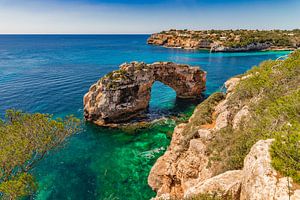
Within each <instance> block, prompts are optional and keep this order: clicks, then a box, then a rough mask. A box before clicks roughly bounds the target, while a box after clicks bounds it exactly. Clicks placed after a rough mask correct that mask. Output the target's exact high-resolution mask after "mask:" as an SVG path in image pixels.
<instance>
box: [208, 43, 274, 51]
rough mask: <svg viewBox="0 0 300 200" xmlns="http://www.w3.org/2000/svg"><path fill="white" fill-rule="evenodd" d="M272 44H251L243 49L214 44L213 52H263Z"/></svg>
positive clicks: (211, 49)
mask: <svg viewBox="0 0 300 200" xmlns="http://www.w3.org/2000/svg"><path fill="white" fill-rule="evenodd" d="M270 47H271V44H270V43H251V44H248V45H246V46H242V47H227V46H225V45H223V44H218V43H214V44H212V45H211V48H210V51H211V52H243V51H261V50H265V49H269V48H270Z"/></svg>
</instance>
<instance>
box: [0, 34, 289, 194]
mask: <svg viewBox="0 0 300 200" xmlns="http://www.w3.org/2000/svg"><path fill="white" fill-rule="evenodd" d="M147 37H148V36H147V35H54V36H53V35H52V36H47V35H43V36H41V35H27V36H9V35H1V36H0V117H3V116H4V113H5V110H6V109H8V108H16V109H22V110H24V111H27V112H43V113H52V114H54V116H65V115H67V114H74V115H76V116H77V117H79V118H82V97H83V95H84V94H85V93H86V92H87V91H88V88H89V86H90V85H91V84H93V83H94V82H96V81H97V80H98V79H99V78H100V77H101V76H103V75H105V74H106V73H108V72H110V71H112V70H115V69H117V68H118V66H119V65H120V64H121V63H123V62H130V61H144V62H147V63H151V62H155V61H174V62H178V63H187V64H191V65H200V66H201V67H202V68H203V69H204V70H206V71H207V72H208V76H207V81H208V82H207V91H206V92H205V95H206V96H207V95H209V94H210V93H212V92H214V91H216V90H218V89H220V87H221V86H222V85H223V83H224V81H226V80H227V79H228V78H229V77H231V76H234V75H237V74H240V73H243V72H245V71H246V70H248V69H249V68H250V67H251V66H253V65H257V64H258V63H260V62H261V61H263V60H266V59H275V58H277V57H279V56H282V55H285V54H287V53H288V52H256V53H253V52H252V53H214V54H210V53H209V52H207V51H193V50H181V49H166V48H163V47H155V46H148V45H146V39H147ZM195 105H196V103H194V102H186V101H184V102H182V101H179V100H176V98H175V92H174V91H173V90H172V89H171V88H169V87H167V86H165V85H163V84H162V83H159V82H156V83H155V84H154V86H153V89H152V97H151V102H150V109H149V112H150V114H151V115H153V116H158V117H161V116H164V115H169V114H181V113H184V114H188V115H189V114H191V113H192V110H193V108H194V106H195ZM174 126H175V123H174V121H172V120H168V121H166V123H164V124H160V125H154V126H152V127H150V128H146V129H141V130H139V131H138V132H136V133H134V134H133V133H129V132H128V133H127V132H123V131H120V130H113V129H108V128H100V127H96V126H94V125H91V124H88V123H86V124H84V125H83V131H82V132H81V133H78V134H77V135H75V136H73V137H71V138H70V139H69V140H68V141H67V142H66V144H65V145H64V147H62V148H60V149H57V150H56V151H54V152H51V153H50V154H49V155H48V156H47V157H46V159H45V160H43V161H42V162H41V163H40V164H39V165H38V167H37V168H36V169H35V170H34V171H33V173H34V174H35V175H36V177H37V180H38V183H39V190H38V192H37V194H36V196H35V197H34V198H35V199H39V200H44V199H53V200H60V199H61V200H64V199H126V200H127V199H128V200H133V199H149V198H150V197H152V196H154V195H155V193H154V192H153V191H151V189H150V188H149V187H148V185H147V176H148V173H149V171H150V169H151V166H152V165H153V163H154V162H155V160H156V159H157V158H158V157H159V156H160V155H162V154H163V152H164V151H165V149H166V147H167V146H168V144H169V142H170V138H168V137H167V134H169V133H171V132H172V130H173V129H174Z"/></svg>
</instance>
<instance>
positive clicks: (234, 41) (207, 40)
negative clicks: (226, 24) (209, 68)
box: [147, 29, 300, 52]
mask: <svg viewBox="0 0 300 200" xmlns="http://www.w3.org/2000/svg"><path fill="white" fill-rule="evenodd" d="M147 43H148V44H151V45H158V46H164V47H168V48H183V49H207V50H210V51H211V52H243V51H264V50H295V49H299V48H300V29H294V30H244V29H240V30H199V31H196V30H187V29H184V30H176V29H171V30H169V31H162V32H160V33H154V34H152V35H151V36H150V37H149V38H148V40H147Z"/></svg>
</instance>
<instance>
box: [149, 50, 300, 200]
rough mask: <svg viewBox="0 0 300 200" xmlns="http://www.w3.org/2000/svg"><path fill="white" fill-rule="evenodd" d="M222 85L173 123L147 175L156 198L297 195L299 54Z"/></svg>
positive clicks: (299, 172)
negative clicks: (166, 144) (168, 141)
mask: <svg viewBox="0 0 300 200" xmlns="http://www.w3.org/2000/svg"><path fill="white" fill-rule="evenodd" d="M225 86H226V88H227V91H226V93H225V94H224V93H220V92H218V93H215V94H213V95H211V96H210V97H209V98H208V99H207V100H206V101H204V102H203V103H201V104H200V105H199V106H197V107H196V109H195V111H194V113H193V115H192V117H191V118H190V119H189V120H188V122H186V123H183V124H179V125H178V126H177V127H176V128H175V130H174V133H173V136H172V141H171V144H170V146H169V148H168V150H167V151H166V152H165V154H164V155H163V156H162V157H160V158H159V159H158V160H157V162H156V163H155V165H154V166H153V168H152V170H151V172H150V175H149V177H148V183H149V185H150V186H151V187H152V189H154V190H155V191H156V192H157V199H167V198H170V197H171V198H179V199H182V198H187V199H199V200H201V199H242V200H246V199H247V200H257V199H289V197H290V199H292V200H293V199H294V200H296V199H300V186H299V184H300V51H296V52H293V53H292V54H290V55H289V57H288V58H287V59H285V60H268V61H265V62H263V63H261V64H260V65H259V66H258V67H257V66H255V67H253V68H252V69H251V70H249V71H248V72H246V73H245V74H243V75H240V76H237V77H233V78H231V79H230V80H228V81H227V82H226V83H225Z"/></svg>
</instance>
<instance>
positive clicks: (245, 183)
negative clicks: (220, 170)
mask: <svg viewBox="0 0 300 200" xmlns="http://www.w3.org/2000/svg"><path fill="white" fill-rule="evenodd" d="M272 142H273V139H268V140H260V141H258V142H257V143H256V144H255V145H253V147H252V148H251V150H250V152H249V154H248V155H247V156H246V158H245V160H244V168H243V177H242V188H241V198H240V199H241V200H256V199H261V200H269V199H274V200H288V199H289V196H290V199H292V200H296V199H299V193H300V190H294V189H293V181H292V179H289V181H288V178H287V177H281V176H280V175H279V174H278V172H277V171H276V170H275V169H274V168H273V167H272V165H271V155H270V153H269V149H270V146H271V144H272ZM288 182H289V183H288ZM289 187H290V191H289Z"/></svg>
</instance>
